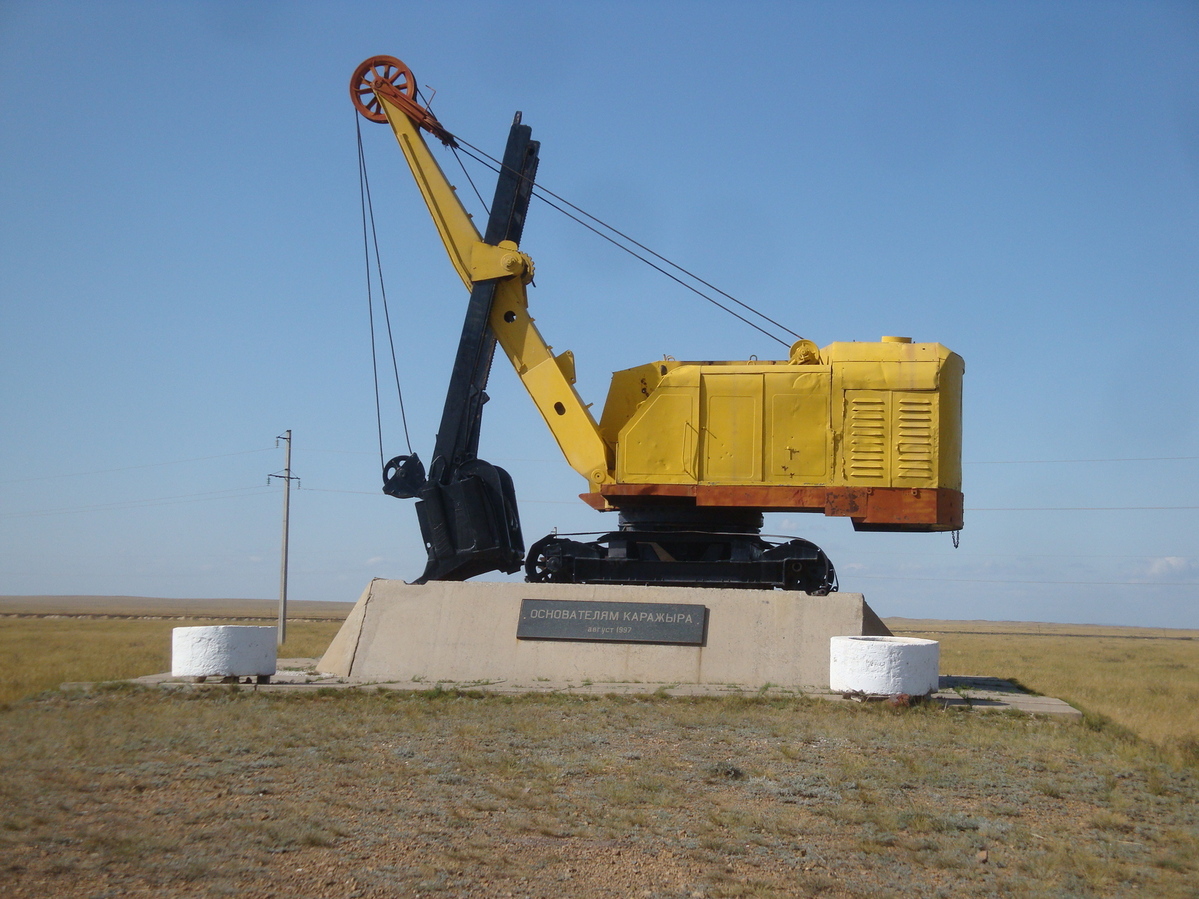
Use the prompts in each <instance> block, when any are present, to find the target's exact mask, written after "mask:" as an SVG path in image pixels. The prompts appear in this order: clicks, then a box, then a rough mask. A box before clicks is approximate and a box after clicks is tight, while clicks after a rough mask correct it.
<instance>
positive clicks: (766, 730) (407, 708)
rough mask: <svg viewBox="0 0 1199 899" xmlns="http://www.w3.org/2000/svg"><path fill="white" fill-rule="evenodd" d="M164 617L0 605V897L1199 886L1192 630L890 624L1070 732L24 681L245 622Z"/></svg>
mask: <svg viewBox="0 0 1199 899" xmlns="http://www.w3.org/2000/svg"><path fill="white" fill-rule="evenodd" d="M69 608H71V605H70V602H69V601H66V600H63V601H62V604H61V605H60V606H57V607H53V611H55V612H56V613H57V614H60V615H61V614H63V612H64V611H68V610H69ZM264 608H265V607H264ZM348 608H349V607H348V606H341V607H334V608H333V609H331V610H324V611H323V612H321V613H320V614H316V613H315V612H314V614H313V616H312V619H314V620H304V621H293V622H292V623H290V624H289V627H288V633H289V639H288V643H287V645H286V646H285V647H284V650H283V654H284V655H285V656H300V657H310V656H317V655H320V653H321V652H322V651H323V649H324V647H325V646H326V645H327V644H328V642H329V640H330V639H331V638H332V636H333V634H334V633H335V631H336V629H337V627H338V626H339V623H340V621H339V620H338V617H337V616H338V614H339V613H340V614H342V615H344V613H345V612H348ZM172 611H176V612H177V611H178V608H177V607H175V606H173V605H171V604H170V603H169V602H168V603H167V605H166V606H154V605H153V604H152V603H151V602H150V601H139V602H136V603H132V604H128V603H126V604H124V605H122V604H121V603H110V604H109V605H107V606H105V605H104V604H103V603H98V604H97V603H92V604H91V605H89V607H88V609H87V612H86V615H85V616H84V617H53V618H46V617H41V618H39V617H27V616H29V615H30V612H29V610H28V609H25V610H22V611H20V612H18V611H16V610H15V609H14V608H13V606H12V605H10V606H9V607H7V608H6V607H5V603H4V600H3V599H2V598H0V614H4V613H5V612H7V613H8V614H7V617H2V618H0V691H2V692H0V695H3V697H5V698H4V700H3V702H0V769H2V770H3V771H4V772H5V776H4V778H3V779H0V871H3V872H4V880H5V895H6V896H9V895H11V896H14V897H26V896H28V897H35V896H36V897H42V896H47V895H96V896H103V895H112V896H116V895H121V896H154V897H156V899H159V897H170V896H193V895H211V896H218V895H237V896H239V897H260V896H261V897H268V896H291V895H303V896H334V897H347V899H349V897H384V896H426V897H427V896H480V897H489V899H490V897H492V896H544V897H555V899H556V897H561V896H579V897H585V899H589V897H608V896H612V897H617V896H620V897H627V896H639V897H679V899H682V897H688V899H690V897H710V899H715V897H735V896H758V897H776V896H777V897H784V896H787V897H789V896H807V895H812V896H815V895H821V896H829V897H866V896H871V897H873V896H897V897H898V896H913V895H919V896H953V897H957V896H1007V895H1020V896H1046V897H1048V896H1064V895H1069V896H1123V895H1128V894H1130V893H1133V892H1136V893H1140V894H1143V895H1153V896H1164V897H1171V896H1191V897H1194V896H1199V889H1197V888H1196V882H1197V881H1196V878H1199V757H1197V754H1196V751H1195V746H1196V743H1197V739H1199V738H1197V736H1196V716H1195V711H1194V710H1195V707H1196V704H1195V699H1196V695H1195V694H1196V689H1197V684H1199V640H1197V639H1196V638H1197V637H1199V634H1196V633H1195V632H1182V631H1163V632H1149V631H1143V630H1138V629H1131V628H1120V629H1111V628H1100V629H1094V628H1081V627H1065V626H1056V625H1023V624H1008V623H986V622H928V621H902V620H896V621H892V622H890V624H891V626H892V628H893V629H894V630H896V632H898V633H901V634H906V635H917V634H919V635H922V636H929V637H932V638H934V639H938V640H940V641H941V644H942V666H941V670H942V672H943V673H946V674H950V673H952V674H985V675H994V676H999V677H1008V678H1014V679H1016V680H1018V681H1020V682H1021V683H1023V684H1025V685H1026V686H1028V687H1030V688H1032V689H1035V690H1037V691H1039V692H1044V693H1049V694H1052V695H1057V696H1063V697H1064V698H1067V699H1069V700H1071V701H1073V702H1075V703H1076V704H1078V705H1079V706H1081V707H1082V708H1083V709H1084V710H1085V711H1086V712H1087V716H1086V718H1085V719H1084V721H1083V723H1082V724H1077V723H1070V722H1062V721H1056V720H1042V719H1033V718H1029V717H1026V716H1020V715H1006V714H994V713H988V714H981V713H977V712H952V711H945V710H938V709H934V708H928V707H925V708H913V709H891V708H888V707H886V706H883V705H880V704H865V705H860V704H844V703H830V702H827V701H821V700H810V699H803V698H801V699H798V700H777V701H775V700H768V699H762V698H757V699H748V700H747V699H734V698H723V699H668V698H661V697H625V698H621V697H612V696H609V697H574V696H541V697H534V696H526V697H504V696H483V695H478V694H470V693H458V692H455V691H441V690H433V691H429V692H426V693H408V694H396V693H386V694H376V693H374V692H373V691H366V690H363V691H349V692H347V691H329V692H323V693H317V694H308V695H302V696H295V695H292V696H286V695H279V694H264V693H253V692H249V691H241V690H239V689H238V688H236V687H234V688H228V687H212V688H204V689H201V690H200V691H198V692H196V693H192V694H186V695H182V694H175V695H172V694H168V693H164V692H163V691H161V690H159V689H142V688H132V687H129V686H128V685H123V684H120V683H116V684H112V685H110V686H109V687H107V688H103V689H100V690H97V691H92V692H83V691H67V692H63V691H59V690H56V689H47V688H51V687H54V686H56V685H57V684H59V683H62V682H64V681H107V680H114V679H119V678H126V677H130V676H135V675H140V674H147V673H152V672H158V671H164V670H167V669H168V668H169V664H170V660H169V654H170V649H169V647H170V629H171V628H172V627H177V626H181V625H193V624H200V623H204V622H212V623H221V622H222V621H223V622H226V623H227V622H229V621H231V620H233V619H228V618H219V617H211V618H210V617H203V616H205V614H206V613H207V614H209V615H210V614H211V613H212V612H213V611H219V612H224V613H226V614H236V615H237V616H238V617H237V620H240V621H241V622H242V623H254V622H253V620H252V618H251V619H247V617H246V616H245V615H243V614H242V613H243V612H245V607H244V605H242V604H235V605H234V607H233V608H230V607H215V608H214V607H211V606H209V607H207V608H206V607H205V606H204V604H202V603H200V604H196V603H193V604H190V605H189V606H188V608H187V609H186V610H185V611H186V615H187V616H188V617H184V618H180V617H152V616H151V613H155V612H157V613H160V614H162V615H164V616H165V615H166V614H167V613H170V612H172ZM267 612H269V609H267V610H266V612H264V613H262V614H266V613H267ZM321 615H333V616H334V617H332V618H329V617H326V618H324V619H323V620H321ZM19 616H26V617H19ZM114 616H124V617H114ZM191 616H196V617H191ZM261 623H269V619H263V620H262V621H261ZM43 690H44V691H45V692H40V691H43ZM33 694H38V695H33Z"/></svg>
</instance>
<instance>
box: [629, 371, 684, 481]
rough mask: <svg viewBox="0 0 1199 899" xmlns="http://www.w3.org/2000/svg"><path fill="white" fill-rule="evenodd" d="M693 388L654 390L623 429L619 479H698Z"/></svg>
mask: <svg viewBox="0 0 1199 899" xmlns="http://www.w3.org/2000/svg"><path fill="white" fill-rule="evenodd" d="M697 392H698V391H695V390H694V389H690V390H689V389H685V388H684V389H671V388H664V389H660V390H658V391H657V392H655V393H654V394H653V395H652V396H651V397H650V398H649V399H648V400H647V401H646V402H645V403H644V404H642V406H641V408H639V409H638V410H637V414H636V415H634V416H633V419H632V420H631V421H630V422H629V424H628V425H627V426H626V427H625V429H624V431H623V432H622V433H621V437H620V443H619V444H618V449H617V457H616V466H617V467H616V473H617V480H618V481H621V482H624V483H628V484H693V483H695V480H696V476H695V453H696V436H697V433H696V429H695V395H696V393H697Z"/></svg>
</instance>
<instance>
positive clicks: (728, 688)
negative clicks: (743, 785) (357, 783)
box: [62, 659, 1082, 720]
mask: <svg viewBox="0 0 1199 899" xmlns="http://www.w3.org/2000/svg"><path fill="white" fill-rule="evenodd" d="M316 663H317V660H316V659H280V660H279V670H278V673H277V674H276V675H275V677H274V678H272V680H271V683H269V684H258V683H254V682H253V679H252V678H245V679H244V681H243V683H241V684H240V685H233V684H220V683H214V682H209V683H204V684H197V683H193V680H194V679H193V678H177V677H173V676H172V675H171V674H169V673H167V674H151V675H147V676H145V677H139V678H137V679H135V680H134V681H133V683H135V684H141V685H143V686H147V687H161V688H163V689H166V690H182V691H189V690H219V689H230V688H232V687H234V686H236V687H237V689H240V690H245V691H255V692H257V691H262V692H266V693H307V692H315V691H317V690H397V691H408V692H416V691H422V690H435V689H441V690H463V691H468V692H480V693H496V694H505V695H523V694H550V693H561V694H566V695H576V696H607V695H616V696H636V695H642V696H644V695H646V694H654V695H658V696H672V697H687V696H708V697H721V696H763V697H768V698H771V699H788V698H797V697H800V696H807V697H811V698H813V699H825V700H830V701H838V702H845V701H851V700H848V699H847V697H845V696H844V695H843V694H840V693H830V692H828V691H825V690H815V691H799V690H791V689H787V688H784V687H775V686H768V687H765V688H758V689H750V688H748V687H743V686H738V685H736V684H645V683H640V684H636V683H578V682H564V681H546V680H537V681H528V682H520V681H514V682H507V681H505V682H492V683H480V682H474V683H454V682H447V681H442V682H440V683H423V682H413V681H398V682H397V681H393V682H379V681H372V680H362V679H359V678H352V677H340V676H337V675H331V674H320V673H318V672H317V670H316V667H317V664H316ZM92 686H94V685H93V684H63V685H62V689H64V690H86V689H90V688H91V687H92ZM929 699H930V701H931V702H932V703H934V704H935V705H938V706H940V707H942V708H957V709H961V710H963V711H975V712H988V711H990V712H1021V713H1024V714H1029V715H1052V716H1055V717H1064V718H1068V719H1071V720H1081V718H1082V713H1081V712H1080V711H1078V710H1077V709H1076V708H1074V707H1073V706H1071V705H1068V704H1067V703H1065V702H1063V701H1062V700H1060V699H1054V698H1053V697H1052V696H1034V695H1032V694H1031V693H1027V692H1025V691H1024V690H1022V689H1020V688H1019V687H1017V686H1016V685H1015V684H1013V683H1011V682H1009V681H1004V680H999V679H998V678H994V677H960V676H949V677H942V678H941V679H940V684H939V687H938V690H937V692H936V693H934V694H932V696H931V697H930V698H929Z"/></svg>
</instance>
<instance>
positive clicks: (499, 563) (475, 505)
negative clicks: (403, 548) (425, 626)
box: [415, 459, 525, 584]
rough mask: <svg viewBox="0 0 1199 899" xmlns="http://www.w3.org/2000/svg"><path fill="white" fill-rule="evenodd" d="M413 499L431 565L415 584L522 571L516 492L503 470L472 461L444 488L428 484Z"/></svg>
mask: <svg viewBox="0 0 1199 899" xmlns="http://www.w3.org/2000/svg"><path fill="white" fill-rule="evenodd" d="M417 496H418V497H419V500H418V502H417V503H416V516H417V520H418V521H419V522H420V529H421V534H422V535H423V536H424V539H425V548H426V550H427V551H428V554H429V562H428V564H427V565H426V566H425V571H424V573H423V574H422V575H421V576H420V578H418V579H417V580H416V581H415V583H417V584H423V583H425V582H427V581H464V580H466V579H467V578H472V577H474V576H475V575H479V574H486V573H487V572H488V571H502V572H504V573H506V574H511V573H512V572H515V571H519V570H520V568H521V565H522V564H523V562H524V554H525V544H524V539H523V538H522V536H521V532H520V517H519V515H518V514H517V509H516V491H515V489H514V488H513V486H512V477H511V476H510V475H509V474H508V472H506V471H504V469H502V468H498V467H496V466H494V465H492V464H490V463H489V462H484V461H483V460H482V459H475V460H472V461H470V462H468V463H465V464H463V465H461V466H459V467H458V468H457V469H456V471H455V473H454V478H453V480H451V481H450V482H449V483H447V484H439V483H436V482H434V481H429V482H427V483H426V484H425V485H424V486H423V487H422V488H421V489H420V491H419V492H418V494H417Z"/></svg>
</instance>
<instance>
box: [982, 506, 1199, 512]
mask: <svg viewBox="0 0 1199 899" xmlns="http://www.w3.org/2000/svg"><path fill="white" fill-rule="evenodd" d="M1188 509H1199V506H1011V507H1007V506H1004V507H999V506H995V507H992V508H977V509H975V508H970V509H966V510H965V511H967V512H1175V511H1185V510H1188Z"/></svg>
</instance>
